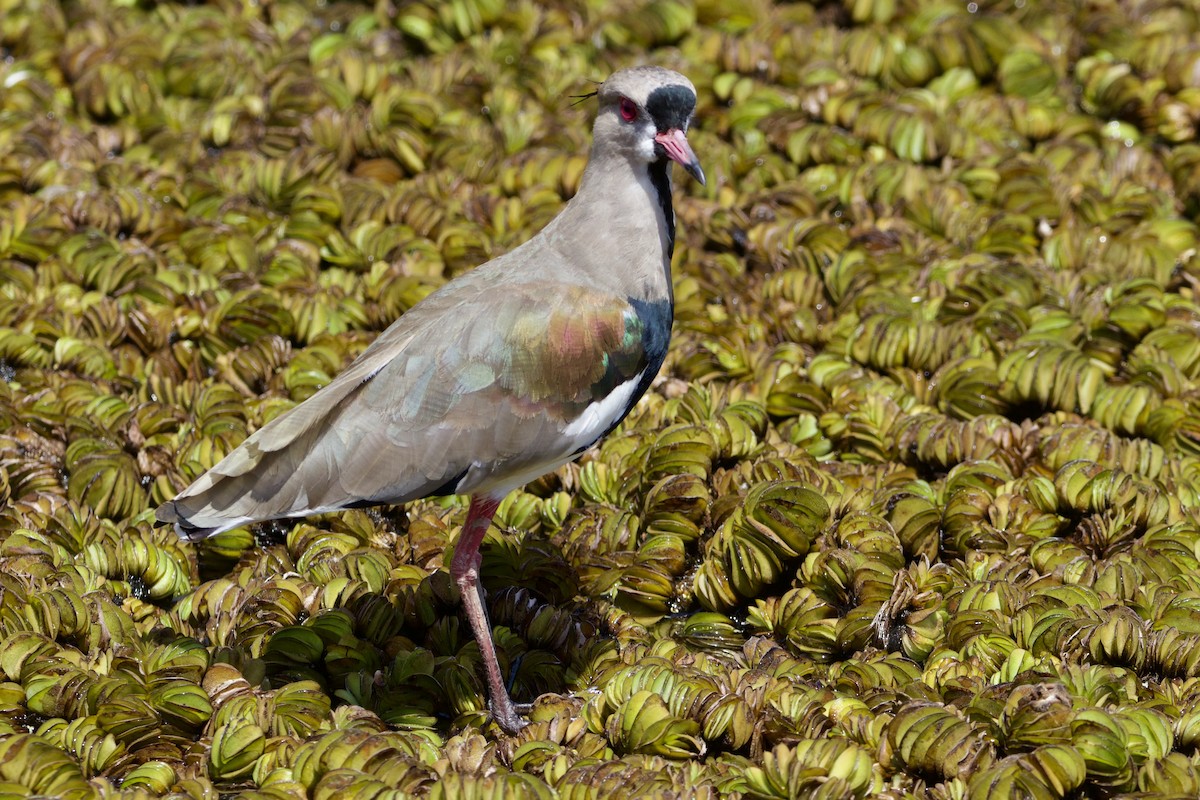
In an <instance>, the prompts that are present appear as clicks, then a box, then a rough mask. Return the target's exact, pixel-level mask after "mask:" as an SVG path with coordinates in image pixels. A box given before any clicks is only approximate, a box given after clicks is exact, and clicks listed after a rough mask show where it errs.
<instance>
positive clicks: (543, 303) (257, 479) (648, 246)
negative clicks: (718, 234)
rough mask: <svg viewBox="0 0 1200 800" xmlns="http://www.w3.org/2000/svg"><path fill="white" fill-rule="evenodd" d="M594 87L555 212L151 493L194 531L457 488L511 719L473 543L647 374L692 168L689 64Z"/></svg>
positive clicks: (652, 368)
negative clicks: (328, 378)
mask: <svg viewBox="0 0 1200 800" xmlns="http://www.w3.org/2000/svg"><path fill="white" fill-rule="evenodd" d="M589 96H591V95H589ZM594 96H595V97H596V99H597V100H598V102H599V113H598V114H597V117H596V123H595V126H594V129H593V144H592V152H591V156H590V158H589V160H588V165H587V168H586V169H585V170H584V173H583V179H582V182H581V183H580V187H579V191H578V193H577V194H576V195H575V196H574V197H573V198H572V199H571V201H570V202H568V203H567V205H566V207H565V208H563V210H562V212H561V213H560V214H559V215H558V216H557V217H555V218H554V219H553V220H552V221H551V222H550V223H549V224H548V225H547V226H546V227H545V228H544V229H543V230H542V231H541V232H540V233H538V234H537V235H536V236H534V237H533V238H532V239H530V240H529V241H528V242H525V244H523V245H521V246H520V247H518V248H516V249H515V250H513V251H511V252H509V253H507V254H505V255H502V256H500V257H499V258H496V259H493V260H492V261H489V262H487V263H486V264H484V265H482V266H480V267H478V268H476V269H474V270H472V271H470V272H468V273H467V274H465V275H462V276H461V277H459V278H456V279H455V280H453V281H451V282H450V283H448V284H447V285H446V286H444V287H442V288H441V289H439V290H438V291H436V292H434V293H433V294H431V295H430V296H429V297H427V298H426V299H425V300H423V301H422V302H420V303H418V304H417V305H415V306H413V308H412V309H410V310H409V311H408V312H406V313H405V314H404V315H403V316H402V317H400V319H399V320H397V321H396V322H395V323H393V324H392V326H391V327H389V328H388V329H387V330H385V331H384V332H383V333H382V334H380V336H379V338H378V339H376V340H375V341H374V343H373V344H372V345H371V346H370V347H368V348H367V349H366V350H365V351H364V352H363V354H362V355H361V356H359V357H358V358H357V359H356V360H355V361H354V362H353V363H352V364H350V366H349V367H347V368H346V370H345V372H343V373H341V374H340V375H338V377H337V378H336V379H334V380H333V381H332V382H331V383H330V384H329V385H328V386H325V387H324V388H322V389H321V390H320V391H318V392H317V393H316V394H314V395H313V396H312V397H310V398H309V399H308V400H305V401H304V402H303V403H301V404H300V405H298V406H296V407H295V408H293V409H291V410H289V411H287V412H286V413H284V414H281V415H280V416H279V417H277V418H276V419H274V420H272V421H271V422H269V423H268V424H266V425H264V426H263V427H262V428H261V429H259V430H258V431H256V432H255V433H254V434H253V435H252V436H250V437H249V438H248V439H246V441H245V442H243V443H242V444H241V445H240V446H239V447H238V448H237V449H235V450H234V451H233V452H232V453H230V454H229V455H228V456H226V457H225V459H223V460H222V461H221V462H220V463H219V464H217V465H216V466H215V467H213V468H212V469H211V470H209V471H208V472H207V473H205V474H204V475H202V476H201V477H200V478H199V479H198V480H196V482H195V483H193V484H192V485H191V486H189V487H187V488H186V489H184V490H183V491H182V492H180V493H179V495H178V496H177V497H176V498H175V499H174V500H171V501H170V502H167V503H164V504H163V505H162V506H161V507H159V509H158V519H159V520H160V521H162V522H173V523H174V524H175V529H176V531H177V532H178V533H179V535H180V536H182V537H183V538H185V539H190V540H193V541H195V540H199V539H203V538H205V537H207V536H212V535H214V534H217V533H220V532H222V531H227V530H229V529H231V528H236V527H239V526H241V525H246V524H247V523H251V522H258V521H262V520H269V519H279V518H285V517H302V516H305V515H308V514H316V513H320V512H326V511H336V510H338V509H344V508H355V507H362V506H371V505H378V504H393V503H404V502H407V501H409V500H414V499H417V498H420V497H429V496H432V495H446V494H466V495H470V497H471V504H470V509H469V510H468V512H467V519H466V523H465V524H464V526H463V529H462V533H461V534H460V536H459V539H458V543H457V545H456V546H455V548H454V557H453V560H452V561H451V566H450V574H451V575H452V576H453V578H454V581H455V583H457V584H458V587H459V590H460V593H461V596H462V602H463V605H464V607H465V609H466V613H467V619H468V620H469V621H470V623H471V629H472V630H473V631H474V633H475V638H476V639H477V640H478V642H479V646H480V648H481V650H482V653H483V660H484V667H485V669H486V671H487V682H488V689H489V692H490V696H491V709H492V713H493V714H494V715H495V718H496V721H497V722H499V724H500V726H501V727H502V728H504V729H505V730H506V731H509V732H514V731H516V730H518V729H520V728H521V727H522V726H523V725H524V723H523V721H522V720H521V718H520V716H518V713H517V708H516V706H514V704H513V702H512V699H511V698H510V697H509V696H508V691H507V690H506V688H505V683H504V679H503V677H502V676H501V674H500V666H499V663H498V662H497V660H496V650H495V646H494V645H493V643H492V635H491V629H490V627H489V625H488V621H487V615H486V612H485V611H484V606H483V597H482V588H481V586H480V583H479V565H480V560H481V559H480V555H479V545H480V542H481V541H482V540H483V536H484V533H485V532H486V531H487V529H488V526H489V525H490V524H491V520H492V515H493V514H495V512H496V507H497V506H498V505H499V503H500V501H501V500H502V499H503V498H504V496H505V495H506V494H508V493H509V492H510V491H512V490H513V489H515V488H517V487H519V486H522V485H524V484H526V483H528V482H529V481H531V480H533V479H535V478H537V477H538V476H540V475H542V474H544V473H546V472H549V471H550V470H553V469H555V468H557V467H559V466H561V465H562V464H565V463H567V462H568V461H571V460H572V459H574V458H576V457H577V456H579V455H580V454H581V453H583V452H584V451H585V450H587V449H588V448H589V447H591V446H592V445H593V444H595V443H596V442H597V441H598V440H599V439H600V438H601V437H603V436H604V435H605V434H607V433H608V432H609V431H611V430H612V429H613V428H614V427H616V425H617V424H618V423H619V422H620V421H621V420H622V419H623V418H624V417H625V415H626V414H628V413H629V410H630V409H631V408H633V405H634V404H635V403H636V402H637V400H638V398H639V397H641V395H642V393H643V392H645V391H646V387H648V386H649V385H650V382H651V381H652V380H653V379H654V376H655V375H656V374H657V373H658V370H659V367H661V366H662V363H663V358H664V357H665V356H666V353H667V343H668V341H669V340H670V338H671V322H672V317H673V312H674V297H673V292H672V288H671V253H672V251H673V249H674V245H675V215H674V212H673V210H672V207H671V168H670V167H671V162H672V161H675V162H677V163H679V164H680V165H681V166H682V167H683V168H684V169H685V170H687V172H688V173H689V174H691V175H692V176H693V177H694V178H695V179H696V180H698V181H700V182H701V183H704V172H703V171H702V170H701V168H700V164H699V162H698V161H697V159H696V155H695V153H694V152H692V148H691V146H690V145H689V144H688V140H687V136H686V133H687V129H688V123H689V121H690V120H691V116H692V111H693V109H694V108H695V106H696V91H695V89H694V88H693V87H692V84H691V83H690V82H689V81H688V79H687V78H685V77H683V76H682V75H680V74H679V73H677V72H672V71H671V70H668V69H663V68H661V67H636V68H634V69H626V70H622V71H620V72H617V73H615V74H614V75H612V76H611V77H610V78H609V79H608V80H606V81H605V82H604V83H602V84H600V86H599V88H598V89H597V90H596V91H595V92H594Z"/></svg>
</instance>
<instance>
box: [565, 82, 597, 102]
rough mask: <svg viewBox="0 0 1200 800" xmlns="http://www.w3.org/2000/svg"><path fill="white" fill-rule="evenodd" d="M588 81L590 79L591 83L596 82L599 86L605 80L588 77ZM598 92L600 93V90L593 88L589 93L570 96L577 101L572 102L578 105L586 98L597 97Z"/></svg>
mask: <svg viewBox="0 0 1200 800" xmlns="http://www.w3.org/2000/svg"><path fill="white" fill-rule="evenodd" d="M588 81H589V83H594V84H595V85H596V86H599V85H600V84H602V83H604V81H593V80H591V79H590V78H589V79H588ZM598 94H600V90H599V89H593V90H592V91H590V92H588V93H587V94H573V95H570V98H571V99H572V100H574V101H575V102H573V103H571V105H573V106H577V105H579V104H580V103H582V102H583V101H584V100H590V99H591V98H593V97H595V96H596V95H598Z"/></svg>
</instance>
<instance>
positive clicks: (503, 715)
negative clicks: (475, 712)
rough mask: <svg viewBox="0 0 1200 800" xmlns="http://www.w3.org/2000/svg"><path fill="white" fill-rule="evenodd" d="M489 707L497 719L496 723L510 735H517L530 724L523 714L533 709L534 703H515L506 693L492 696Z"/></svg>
mask: <svg viewBox="0 0 1200 800" xmlns="http://www.w3.org/2000/svg"><path fill="white" fill-rule="evenodd" d="M488 707H489V708H490V709H491V711H492V718H493V719H495V720H496V724H497V725H499V726H500V728H501V729H502V730H503V731H504V732H505V733H507V734H508V735H509V736H516V735H517V734H518V733H520V732H521V729H522V728H524V727H525V726H526V725H528V724H529V721H528V720H526V719H524V716H523V715H525V714H528V713H529V712H530V711H531V710H532V709H533V703H514V702H513V701H512V699H511V698H509V696H508V695H507V694H505V695H504V696H503V697H494V698H492V701H491V702H490V703H488Z"/></svg>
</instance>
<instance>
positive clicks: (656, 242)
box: [545, 152, 675, 300]
mask: <svg viewBox="0 0 1200 800" xmlns="http://www.w3.org/2000/svg"><path fill="white" fill-rule="evenodd" d="M668 170H669V166H668V165H667V163H666V162H664V163H661V164H653V165H650V166H649V167H647V166H646V165H645V164H644V163H634V162H631V161H630V160H629V159H628V158H625V157H623V156H621V155H619V154H615V153H596V152H593V153H592V157H591V159H589V161H588V165H587V168H586V169H585V170H584V173H583V179H582V182H581V183H580V186H579V192H578V193H577V194H576V195H575V196H574V197H573V198H571V201H570V202H569V203H567V207H566V208H564V209H563V211H562V213H561V214H559V215H558V217H556V218H555V219H554V221H553V222H551V223H550V224H549V225H548V226H547V227H546V229H545V236H546V238H547V244H549V245H550V246H551V247H553V248H554V249H556V250H558V251H560V252H561V253H562V254H563V255H564V256H567V258H568V262H569V263H570V264H571V265H572V267H573V268H575V269H579V270H581V271H583V272H584V273H585V274H586V279H587V281H588V283H590V284H593V285H598V286H604V287H606V288H610V289H611V290H612V291H613V292H614V293H615V294H619V295H621V296H626V297H636V298H640V299H648V300H659V299H668V300H673V297H672V295H673V292H672V287H671V254H672V251H673V249H674V245H675V214H674V211H673V210H672V207H671V180H670V175H669V171H668ZM568 232H571V234H568ZM580 232H582V235H581V234H580ZM568 247H570V248H571V251H572V252H569V253H568V252H566V250H567V248H568Z"/></svg>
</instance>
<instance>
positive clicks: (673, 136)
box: [595, 67, 704, 184]
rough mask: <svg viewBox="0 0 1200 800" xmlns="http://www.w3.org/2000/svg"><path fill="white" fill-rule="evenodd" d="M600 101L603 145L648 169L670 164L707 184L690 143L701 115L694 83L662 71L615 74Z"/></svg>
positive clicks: (599, 138)
mask: <svg viewBox="0 0 1200 800" xmlns="http://www.w3.org/2000/svg"><path fill="white" fill-rule="evenodd" d="M596 96H597V98H598V99H599V101H600V111H599V113H598V114H597V116H596V127H595V138H596V141H597V142H598V143H602V144H603V146H605V147H611V148H613V149H617V150H620V151H621V152H623V153H625V154H627V155H628V156H629V157H630V158H634V159H637V160H640V161H644V162H645V163H647V164H651V163H654V162H656V161H659V160H661V159H664V158H669V159H671V160H672V161H675V162H676V163H678V164H679V165H680V166H682V167H683V168H684V169H685V170H687V171H688V174H690V175H691V176H692V177H693V178H695V179H696V180H698V181H700V183H701V184H703V183H704V170H702V169H701V168H700V162H699V160H698V159H697V158H696V154H695V153H694V152H692V147H691V145H689V144H688V140H687V129H688V124H689V123H690V122H691V118H692V112H693V111H695V109H696V89H695V87H693V86H692V83H691V81H689V80H688V79H687V78H685V77H683V76H682V75H680V74H679V73H678V72H674V71H672V70H669V69H664V68H663V67H633V68H632V69H623V70H621V71H620V72H615V73H613V74H612V76H611V77H609V79H608V80H606V81H605V82H604V83H602V84H600V88H599V89H597V91H596Z"/></svg>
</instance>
